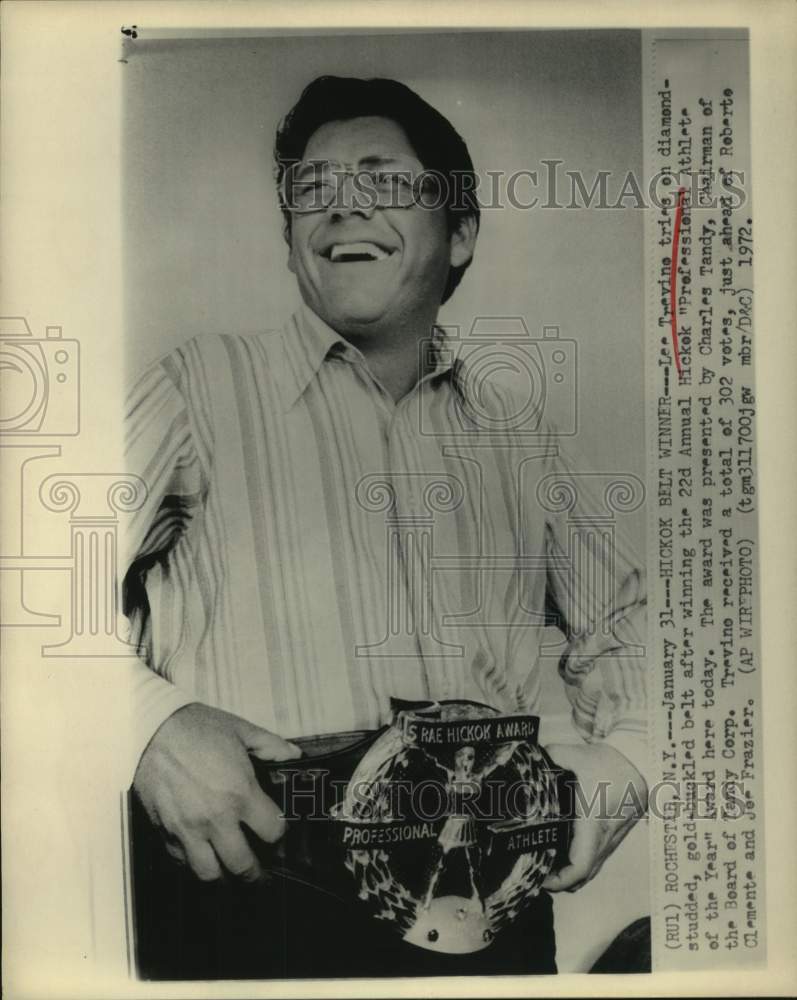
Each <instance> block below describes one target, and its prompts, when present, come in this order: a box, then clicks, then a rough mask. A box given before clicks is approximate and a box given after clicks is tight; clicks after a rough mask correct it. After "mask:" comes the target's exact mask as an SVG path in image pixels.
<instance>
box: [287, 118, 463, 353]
mask: <svg viewBox="0 0 797 1000" xmlns="http://www.w3.org/2000/svg"><path fill="white" fill-rule="evenodd" d="M303 161H305V162H307V161H315V162H317V161H332V162H336V163H343V164H346V165H347V166H348V167H349V168H350V169H351V170H353V171H357V170H370V169H374V168H378V167H382V168H383V169H386V170H406V169H407V167H408V166H409V167H411V168H412V170H413V174H414V175H417V174H419V173H420V172H421V170H422V169H423V168H422V165H421V163H420V162H419V161H418V158H417V156H416V154H415V151H414V150H413V148H412V146H411V145H410V143H409V140H408V139H407V136H406V134H405V133H404V130H403V129H402V128H401V126H400V125H398V124H396V122H394V121H392V120H391V119H389V118H381V117H364V118H353V119H351V120H349V121H332V122H327V123H326V124H325V125H322V126H321V127H320V128H319V129H318V130H317V131H316V132H314V133H313V135H312V136H311V137H310V140H309V141H308V143H307V148H306V149H305V152H304V157H303ZM368 193H370V192H366V196H365V197H364V195H363V191H362V190H361V191H360V192H359V193H358V191H357V190H356V187H355V185H354V184H353V183H352V181H351V180H350V179H347V180H346V181H345V183H344V187H343V189H341V190H339V191H338V193H337V196H336V197H335V199H334V200H333V202H332V204H331V205H330V206H329V207H328V208H326V209H322V210H320V211H314V212H309V213H306V214H302V213H295V214H294V215H293V218H292V225H291V232H290V236H289V240H290V256H289V260H288V266H289V267H290V269H291V271H293V273H294V274H295V275H296V277H297V280H298V282H299V289H300V291H301V294H302V298H303V299H304V301H305V302H306V303H307V305H308V306H310V308H311V309H313V311H314V312H315V313H317V314H318V315H319V316H320V317H321V318H322V319H323V320H325V321H326V322H327V323H328V324H329V325H330V326H331V327H332V328H333V329H335V330H337V331H338V332H339V333H342V334H346V333H351V334H354V335H364V334H365V335H367V334H378V333H380V332H388V333H389V332H390V331H391V330H395V329H397V328H398V327H400V326H403V327H406V326H407V325H408V324H410V325H411V324H412V323H413V321H414V320H416V319H418V320H420V319H421V318H424V317H428V316H430V315H431V317H432V319H433V318H434V316H435V315H436V312H437V309H438V307H439V305H440V299H441V297H442V294H443V289H444V287H445V283H446V278H447V275H448V270H449V267H450V266H451V264H452V262H453V263H455V264H457V263H462V262H463V261H464V260H465V259H467V258H469V256H470V253H471V252H472V250H466V251H465V255H464V256H463V248H462V246H461V239H460V238H458V237H457V236H456V235H455V236H454V237H452V238H449V235H448V231H447V225H446V216H445V209H444V208H442V207H441V208H433V209H427V208H425V207H423V206H421V205H411V206H410V207H408V208H400V207H386V208H377V207H375V206H373V205H371V204H369V202H368V197H367V194H368ZM358 201H359V205H358V204H357V203H358ZM355 244H360V246H355ZM347 247H350V248H351V250H350V252H347V250H346V248H347ZM363 251H364V252H365V255H366V256H367V255H369V253H372V254H373V257H374V259H352V258H358V257H360V256H362V253H361V252H363ZM422 332H424V333H428V331H422Z"/></svg>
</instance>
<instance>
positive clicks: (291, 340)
mask: <svg viewBox="0 0 797 1000" xmlns="http://www.w3.org/2000/svg"><path fill="white" fill-rule="evenodd" d="M466 347H467V345H465V346H464V347H463V346H462V345H459V347H458V345H457V344H455V343H454V341H453V339H452V338H451V337H450V336H446V335H445V334H444V332H443V331H438V336H437V337H436V338H435V339H434V340H432V341H430V342H429V343H428V344H426V345H424V350H427V351H430V352H431V353H430V354H429V357H430V358H431V364H429V365H427V369H426V370H427V371H428V373H427V374H426V375H425V376H424V377H423V378H422V379H421V380H420V381H419V382H418V384H417V385H416V386H415V388H414V389H413V390H412V392H410V393H409V394H408V395H407V396H405V397H404V398H403V399H401V400H400V401H399V402H398V403H395V402H394V401H393V400H392V398H391V397H390V396H389V394H388V393H387V392H386V391H385V390H384V389H383V388H382V387H381V386H380V384H379V383H378V381H377V380H376V379H375V378H374V377H373V376H372V374H371V373H370V371H369V369H368V366H367V364H366V362H365V359H364V357H363V356H362V354H361V353H360V352H359V351H358V350H357V349H356V348H355V347H354V346H352V345H351V344H349V343H348V342H346V341H345V340H343V339H342V338H340V337H339V336H338V335H337V334H336V333H335V332H334V331H333V330H332V329H331V328H329V327H328V326H327V325H326V324H325V323H323V322H322V321H321V320H320V319H319V318H318V317H317V316H315V315H314V314H313V313H312V312H310V310H309V309H307V308H306V307H302V308H301V309H300V310H299V311H298V312H297V313H296V314H295V315H294V316H293V317H292V318H291V320H290V321H289V322H288V323H287V324H286V325H285V326H284V327H283V328H282V329H281V330H278V331H274V332H271V333H266V334H258V335H252V336H243V335H240V336H238V335H219V336H203V337H197V338H194V339H192V340H189V341H187V342H186V343H185V344H184V345H182V346H181V347H179V348H178V349H177V350H175V351H173V352H171V353H170V354H168V355H166V356H165V357H162V358H160V359H158V360H157V361H156V362H155V363H153V364H152V365H150V366H149V368H148V369H147V370H146V371H145V372H144V373H143V375H142V376H141V377H140V378H139V379H138V381H137V382H136V384H135V386H134V387H133V389H132V392H131V394H130V397H129V400H128V408H127V422H126V427H127V456H128V471H130V472H133V473H135V474H137V475H138V476H140V477H141V478H142V479H143V480H144V482H145V484H146V486H147V500H146V503H145V504H144V506H143V507H142V508H141V510H140V511H138V512H137V513H136V514H135V515H134V516H133V518H132V523H131V524H130V527H129V530H128V532H127V539H126V553H127V554H126V556H125V557H124V559H123V567H122V569H123V575H124V604H125V612H126V614H127V616H128V618H129V620H130V622H131V626H132V630H133V638H134V641H135V642H136V643H137V646H138V649H139V653H140V656H141V661H142V662H141V663H140V664H139V666H138V667H137V668H136V670H137V693H138V709H137V711H138V715H139V719H140V725H141V727H142V731H141V736H140V743H141V745H142V746H143V744H144V742H145V741H146V739H148V738H149V736H151V734H152V732H154V729H155V728H157V726H158V725H159V724H160V722H161V721H163V719H165V718H166V717H167V716H168V715H169V714H171V712H173V711H174V710H175V709H176V708H177V707H179V706H181V705H183V704H186V703H188V702H190V701H202V702H205V703H207V704H210V705H214V706H217V707H220V708H223V709H225V710H227V711H230V712H234V713H236V714H238V715H241V716H243V717H245V718H247V719H249V720H250V721H252V722H254V723H256V724H258V725H261V726H264V727H265V728H267V729H270V730H273V731H275V732H277V733H280V734H281V735H283V736H286V737H291V736H302V735H311V734H320V733H325V732H334V731H345V730H350V729H363V728H370V727H374V726H377V725H379V724H381V723H382V722H384V721H385V718H386V714H387V712H388V708H389V700H390V697H391V696H396V697H401V698H408V699H418V698H434V699H444V698H469V699H473V700H476V701H480V702H487V703H489V704H491V705H493V706H495V707H496V708H498V709H500V710H502V711H503V712H508V713H511V712H535V711H539V710H540V707H541V706H540V690H541V672H542V671H543V670H545V669H548V670H555V669H556V667H557V663H558V669H559V673H560V674H561V677H562V678H563V681H564V684H565V686H566V690H567V693H568V696H569V699H570V703H571V704H572V709H573V721H574V723H575V727H576V729H577V731H578V733H579V734H580V735H581V736H582V737H583V738H585V739H588V740H592V739H598V738H606V739H607V741H608V742H611V743H613V744H614V745H615V746H616V747H617V748H618V749H620V750H622V751H623V752H624V753H626V755H627V756H629V757H630V758H631V759H632V760H634V761H635V763H637V766H638V767H639V769H640V770H642V771H643V773H644V764H645V760H644V756H645V751H644V749H643V747H642V745H641V741H643V740H644V734H645V732H646V727H647V726H646V724H647V710H646V696H645V689H646V673H647V672H646V661H645V657H644V656H643V655H642V645H643V643H644V641H645V625H644V611H645V600H644V594H643V577H642V572H641V570H640V562H639V561H638V560H637V559H636V558H635V557H634V556H633V554H631V553H630V552H629V551H626V549H625V548H624V547H623V546H622V545H621V544H620V543H619V542H618V541H617V540H616V538H614V536H613V534H612V533H613V531H614V528H613V526H612V525H613V522H611V518H609V519H608V520H607V508H606V499H605V496H601V495H599V492H598V493H597V494H596V493H595V489H594V488H593V487H592V486H591V485H590V483H591V482H592V480H591V478H590V477H589V476H585V475H582V474H580V473H581V472H583V466H578V465H576V464H574V462H575V460H574V459H572V458H569V457H568V455H567V454H566V453H565V452H566V448H565V446H564V445H563V441H562V439H560V438H558V437H557V436H556V434H555V433H554V432H553V430H552V429H551V428H550V427H548V428H545V429H541V428H540V426H539V424H540V413H539V411H538V410H536V411H535V410H534V408H533V407H532V408H531V410H529V407H528V406H525V409H524V404H525V403H526V402H527V399H528V388H527V384H526V383H525V382H524V383H523V386H522V387H521V385H520V383H519V382H518V380H517V378H516V377H515V376H512V375H511V374H510V375H509V376H505V375H504V374H502V373H501V372H497V373H495V374H490V373H487V374H486V375H485V373H484V372H482V371H481V369H480V367H479V365H477V364H476V363H475V362H474V361H473V358H474V357H475V355H473V354H471V355H470V360H469V355H468V352H467V350H466V349H465V348H466ZM477 353H478V352H477ZM482 368H483V366H482ZM482 376H484V377H482ZM521 388H523V389H524V391H525V396H522V394H521ZM527 411H528V412H527ZM575 469H579V470H580V471H579V474H576V473H575V472H574V471H573V470H575ZM599 478H600V477H596V478H595V483H596V485H597V486H598V487H599V490H600V488H602V484H601V483H599V482H598V479H599ZM552 620H555V621H556V622H557V624H558V625H559V627H560V629H561V630H562V632H563V633H564V638H562V639H561V642H560V644H559V645H558V646H557V645H556V643H555V642H553V641H552V632H551V630H550V629H547V628H546V627H545V626H546V624H550V622H551V621H552ZM554 634H556V633H554ZM635 758H636V760H635Z"/></svg>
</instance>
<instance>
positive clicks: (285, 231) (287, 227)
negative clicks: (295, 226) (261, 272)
mask: <svg viewBox="0 0 797 1000" xmlns="http://www.w3.org/2000/svg"><path fill="white" fill-rule="evenodd" d="M282 238H283V239H284V240H285V242H286V243H287V244H288V270H289V271H290V272H291V273H293V274H296V262H295V261H294V259H293V241H292V240H291V224H290V222H288V221H287V220H286V221H285V222H284V223H283V226H282Z"/></svg>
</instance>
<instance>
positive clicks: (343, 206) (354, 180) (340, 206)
mask: <svg viewBox="0 0 797 1000" xmlns="http://www.w3.org/2000/svg"><path fill="white" fill-rule="evenodd" d="M376 207H377V206H376V191H375V190H374V189H373V187H370V188H369V186H368V185H367V183H366V182H365V180H363V178H362V177H358V176H357V175H356V174H353V173H345V174H341V175H339V176H338V181H337V187H336V190H335V197H334V198H333V200H332V204H331V205H330V210H331V213H332V215H333V216H336V215H338V216H341V217H344V216H347V215H361V216H362V217H363V218H365V219H370V218H371V216H372V215H373V214H374V211H375V210H376Z"/></svg>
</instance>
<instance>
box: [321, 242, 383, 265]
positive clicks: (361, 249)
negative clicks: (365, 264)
mask: <svg viewBox="0 0 797 1000" xmlns="http://www.w3.org/2000/svg"><path fill="white" fill-rule="evenodd" d="M389 256H390V255H389V254H388V252H387V251H386V250H383V249H382V248H381V247H378V246H377V245H376V243H336V244H335V245H334V246H333V247H332V248H331V250H330V251H329V259H330V260H331V261H347V260H349V261H351V260H385V258H386V257H389Z"/></svg>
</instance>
